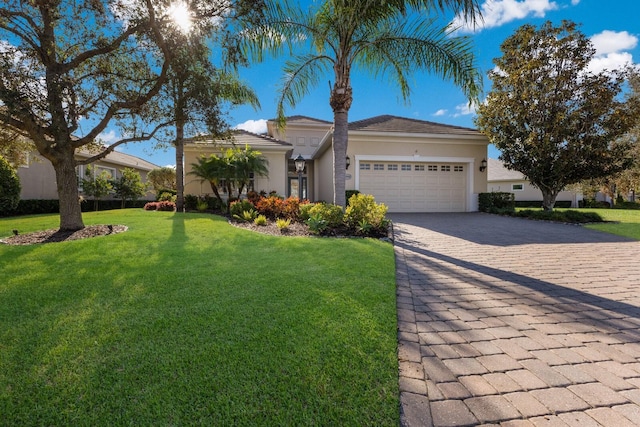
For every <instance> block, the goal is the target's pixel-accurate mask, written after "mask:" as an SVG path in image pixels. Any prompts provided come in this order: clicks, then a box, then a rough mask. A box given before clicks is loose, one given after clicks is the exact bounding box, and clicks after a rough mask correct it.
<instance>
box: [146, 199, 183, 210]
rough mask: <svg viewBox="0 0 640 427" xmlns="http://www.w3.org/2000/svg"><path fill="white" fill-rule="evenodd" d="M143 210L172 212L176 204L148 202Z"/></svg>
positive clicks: (166, 201)
mask: <svg viewBox="0 0 640 427" xmlns="http://www.w3.org/2000/svg"><path fill="white" fill-rule="evenodd" d="M144 210H145V211H167V212H173V211H175V210H176V204H175V203H173V202H170V201H168V200H163V201H160V202H149V203H146V204H145V205H144Z"/></svg>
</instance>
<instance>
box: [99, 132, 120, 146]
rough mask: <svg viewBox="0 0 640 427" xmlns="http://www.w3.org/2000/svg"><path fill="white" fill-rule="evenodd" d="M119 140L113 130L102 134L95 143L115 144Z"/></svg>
mask: <svg viewBox="0 0 640 427" xmlns="http://www.w3.org/2000/svg"><path fill="white" fill-rule="evenodd" d="M119 139H120V136H119V135H116V132H115V131H114V130H109V131H107V132H102V133H101V134H100V135H98V137H97V138H96V140H97V141H99V142H101V143H103V144H113V143H114V142H116V141H117V140H119Z"/></svg>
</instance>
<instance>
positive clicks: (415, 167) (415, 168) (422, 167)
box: [414, 165, 424, 172]
mask: <svg viewBox="0 0 640 427" xmlns="http://www.w3.org/2000/svg"><path fill="white" fill-rule="evenodd" d="M414 170H415V171H418V172H423V171H424V165H415V166H414Z"/></svg>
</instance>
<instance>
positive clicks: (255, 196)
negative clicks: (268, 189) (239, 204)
mask: <svg viewBox="0 0 640 427" xmlns="http://www.w3.org/2000/svg"><path fill="white" fill-rule="evenodd" d="M261 198H262V196H261V195H260V193H258V192H256V191H249V192H247V200H249V201H250V202H251V203H252V204H253V205H254V206H255V205H256V204H257V203H258V200H260V199H261Z"/></svg>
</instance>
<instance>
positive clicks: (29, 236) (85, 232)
mask: <svg viewBox="0 0 640 427" xmlns="http://www.w3.org/2000/svg"><path fill="white" fill-rule="evenodd" d="M127 229H128V227H127V226H125V225H109V224H107V225H89V226H87V227H85V228H83V229H82V230H77V231H60V230H58V229H52V230H45V231H36V232H34V233H26V234H18V235H14V236H10V237H5V238H4V239H2V240H0V243H4V244H7V245H35V244H39V243H54V242H66V241H68V240H80V239H88V238H91V237H98V236H108V235H110V234H118V233H122V232H125V231H127Z"/></svg>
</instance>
